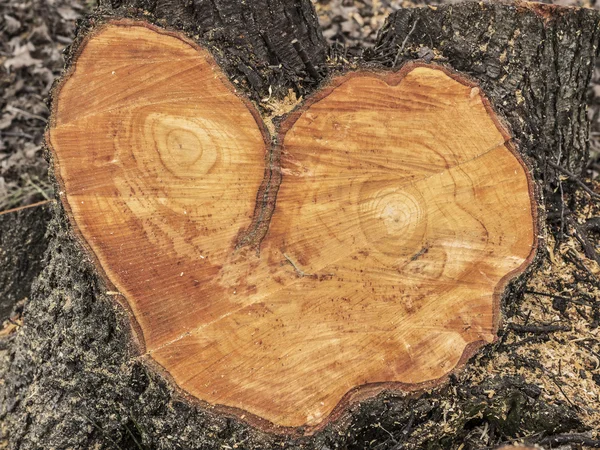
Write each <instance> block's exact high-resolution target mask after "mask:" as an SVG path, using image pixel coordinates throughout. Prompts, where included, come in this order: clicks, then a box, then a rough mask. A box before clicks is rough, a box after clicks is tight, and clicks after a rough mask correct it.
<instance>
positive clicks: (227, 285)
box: [48, 22, 536, 427]
mask: <svg viewBox="0 0 600 450" xmlns="http://www.w3.org/2000/svg"><path fill="white" fill-rule="evenodd" d="M48 142H49V145H50V147H51V148H52V150H53V152H54V158H55V164H56V172H57V175H58V178H59V179H60V182H61V184H62V188H63V192H62V193H61V195H62V198H63V201H64V203H65V205H66V206H67V208H68V210H69V211H70V214H71V216H72V220H73V223H74V225H75V227H76V229H77V230H78V231H79V232H80V234H81V237H82V238H83V240H84V241H85V243H86V245H87V246H88V247H89V249H90V250H91V251H92V252H93V255H95V257H96V258H97V261H98V264H99V266H100V267H101V270H102V271H103V272H104V273H105V275H106V278H107V281H108V282H109V283H110V284H112V285H113V286H114V290H115V292H119V293H120V294H119V295H116V298H117V299H118V300H120V301H121V302H123V303H124V304H126V305H128V307H130V308H131V312H132V320H133V318H135V319H134V320H135V321H136V329H137V331H138V333H139V337H140V340H141V341H143V342H144V345H145V355H146V357H147V358H148V359H149V360H153V361H156V362H157V363H158V364H160V365H161V366H162V367H163V368H164V369H165V372H166V373H167V374H168V375H170V376H171V377H172V379H173V381H174V382H175V383H176V384H177V385H178V386H179V387H181V388H182V389H183V390H185V391H186V392H188V393H189V394H191V395H192V396H194V397H196V398H198V399H200V400H202V401H205V402H208V403H209V404H214V405H222V406H225V407H227V408H228V409H229V410H231V409H233V410H235V411H239V415H241V416H242V417H244V418H246V420H253V419H256V420H259V419H264V420H266V421H268V422H270V423H271V424H274V425H276V426H279V427H296V426H302V425H308V426H309V427H317V426H319V425H322V424H324V423H326V420H325V419H326V418H327V417H333V416H335V415H336V414H339V413H340V412H341V411H342V410H343V407H344V406H345V405H346V404H347V403H348V402H349V401H351V400H353V399H356V398H360V397H361V396H364V395H372V394H373V393H374V392H377V391H378V390H381V389H383V388H386V387H396V388H404V389H416V388H420V387H423V386H425V385H427V384H431V383H432V382H434V381H435V380H438V379H441V378H443V377H445V376H446V375H447V374H448V373H449V372H450V371H452V370H453V369H454V368H455V367H456V366H457V365H459V364H460V362H461V361H464V360H465V358H467V357H468V356H469V355H470V354H472V353H473V351H474V350H475V349H476V348H478V347H479V346H481V345H482V344H484V343H488V342H492V341H493V340H494V339H495V334H496V329H497V326H498V321H499V299H500V296H501V295H502V293H503V291H504V288H505V287H506V284H507V283H508V281H509V280H510V279H511V278H512V277H514V276H516V275H518V274H519V273H521V272H522V271H523V270H524V269H525V267H526V265H527V263H528V262H529V261H530V259H531V257H532V255H533V252H534V248H535V245H536V231H535V230H536V217H535V203H534V200H533V196H532V187H531V181H530V179H529V175H528V171H527V169H526V167H525V166H524V164H523V163H522V161H521V160H520V158H519V157H518V156H517V154H516V153H515V152H514V151H513V149H512V147H511V144H510V138H509V135H508V134H507V132H506V131H505V130H504V129H503V128H502V127H501V126H500V124H499V122H498V120H497V119H496V118H495V116H494V113H493V112H492V110H491V108H490V107H489V105H488V104H487V102H486V101H485V100H484V98H483V97H482V95H481V93H480V92H479V89H478V88H477V87H475V86H473V85H472V84H470V83H468V82H466V81H465V80H463V79H461V78H459V77H458V76H455V75H453V74H450V73H449V72H447V71H446V70H444V69H441V68H439V67H436V66H418V65H411V66H405V68H404V69H403V70H402V71H400V72H394V73H388V74H377V73H369V72H357V73H353V74H349V75H346V76H344V77H340V78H337V79H335V80H333V81H332V82H331V83H330V84H329V86H327V87H326V88H325V89H323V90H322V91H320V93H318V94H317V95H316V96H314V97H312V98H311V99H309V100H308V101H307V102H306V103H305V105H303V106H302V107H301V108H300V109H299V110H298V111H296V112H295V113H293V114H292V115H291V116H290V117H288V118H287V119H286V120H285V121H284V122H283V124H282V126H281V128H280V131H279V135H278V137H277V139H276V140H275V141H274V142H279V144H277V145H272V144H271V140H270V139H269V138H268V136H267V132H266V131H265V128H264V126H263V125H262V122H261V120H260V119H259V115H258V113H257V112H255V110H254V108H253V107H252V106H251V105H250V104H249V103H247V102H245V101H243V100H242V99H241V98H240V97H239V96H238V95H236V94H235V92H234V88H233V87H232V86H231V85H230V84H229V83H228V82H227V80H225V79H224V78H223V76H222V75H220V72H219V71H218V69H217V68H216V67H215V65H214V63H213V61H212V59H211V57H210V55H209V54H208V53H207V52H206V51H205V50H203V49H201V48H199V47H198V46H196V45H194V44H192V43H191V42H188V41H187V40H186V39H184V38H182V37H181V36H176V35H173V34H169V33H166V32H163V31H160V30H158V29H156V28H153V27H151V26H148V25H143V24H139V23H137V24H136V23H132V22H114V23H112V24H109V25H105V26H103V27H101V28H99V29H98V30H97V31H96V32H95V33H94V34H93V35H91V36H90V37H89V38H88V40H87V42H85V43H84V45H83V46H82V48H81V51H80V53H79V55H78V57H77V61H76V64H75V66H74V69H72V71H71V73H70V74H68V76H66V77H65V81H64V82H63V84H62V85H61V86H60V87H59V89H58V91H57V94H56V98H55V104H54V109H53V119H52V123H51V126H50V130H49V134H48ZM265 166H266V169H265ZM336 405H339V406H338V407H337V409H336Z"/></svg>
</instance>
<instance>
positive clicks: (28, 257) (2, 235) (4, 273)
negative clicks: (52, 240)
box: [0, 204, 50, 323]
mask: <svg viewBox="0 0 600 450" xmlns="http://www.w3.org/2000/svg"><path fill="white" fill-rule="evenodd" d="M49 220H50V206H49V205H48V204H44V205H39V206H33V207H27V208H20V209H18V210H16V211H13V212H6V213H2V214H0V323H2V322H3V321H4V320H5V319H7V318H8V317H9V316H10V313H11V311H12V309H13V308H14V306H15V305H16V304H17V302H20V301H21V300H24V299H26V298H27V297H29V294H30V292H31V283H32V282H33V280H34V279H35V278H36V277H37V276H38V275H39V273H40V272H41V271H42V260H43V257H44V252H45V251H46V248H47V247H48V240H47V238H46V236H45V233H46V224H47V222H49Z"/></svg>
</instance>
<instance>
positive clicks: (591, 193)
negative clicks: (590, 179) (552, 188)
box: [547, 161, 600, 200]
mask: <svg viewBox="0 0 600 450" xmlns="http://www.w3.org/2000/svg"><path fill="white" fill-rule="evenodd" d="M547 163H548V165H549V166H550V167H552V168H553V169H556V170H558V171H559V172H562V173H563V174H564V175H566V176H568V177H569V178H570V179H571V180H573V181H574V182H575V183H577V184H578V185H579V186H581V188H582V189H583V190H584V191H585V192H587V193H588V194H589V196H590V197H592V198H595V199H597V200H600V194H597V193H596V192H594V191H592V190H591V189H590V187H589V186H588V185H587V184H585V183H584V182H583V181H581V180H580V179H579V177H578V176H577V175H575V174H574V173H572V172H570V171H568V170H567V169H565V168H564V167H562V166H559V165H558V164H555V163H553V162H552V161H547Z"/></svg>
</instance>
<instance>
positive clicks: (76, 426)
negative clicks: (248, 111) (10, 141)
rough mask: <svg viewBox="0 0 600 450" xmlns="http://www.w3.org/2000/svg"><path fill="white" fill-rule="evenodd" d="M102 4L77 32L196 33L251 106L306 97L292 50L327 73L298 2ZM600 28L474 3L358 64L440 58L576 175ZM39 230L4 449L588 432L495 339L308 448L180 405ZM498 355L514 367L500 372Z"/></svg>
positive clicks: (11, 346)
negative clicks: (281, 97)
mask: <svg viewBox="0 0 600 450" xmlns="http://www.w3.org/2000/svg"><path fill="white" fill-rule="evenodd" d="M101 5H102V8H103V9H101V10H100V11H99V12H98V13H97V14H96V15H95V16H93V17H91V18H89V19H88V20H87V21H86V22H85V23H82V24H81V32H82V33H84V32H85V31H86V30H87V29H88V28H89V27H92V26H93V25H94V24H95V23H97V22H98V21H101V20H104V19H105V16H106V14H117V15H121V16H123V15H124V16H128V17H140V18H149V19H150V20H153V21H154V22H156V23H159V24H160V23H163V24H167V25H168V26H170V27H173V28H180V29H183V30H186V31H187V32H188V34H190V35H191V36H195V35H199V36H200V37H201V39H200V40H201V41H202V42H204V43H205V44H206V45H208V46H209V48H211V49H212V50H213V52H214V53H215V55H216V57H217V60H218V62H219V63H220V64H222V66H223V67H224V69H225V70H226V71H227V73H228V74H229V75H230V76H231V77H232V78H234V79H236V78H237V79H238V80H240V83H242V85H243V87H244V88H245V89H246V91H247V92H248V93H249V95H250V96H251V97H253V98H254V99H255V100H256V99H260V98H261V96H263V95H264V94H265V92H267V91H268V86H269V85H272V86H273V88H274V90H275V93H276V94H277V93H285V92H287V89H288V88H294V89H296V90H298V91H299V92H300V93H302V94H303V95H304V94H306V93H310V92H311V91H314V89H315V87H316V85H317V83H316V80H314V79H313V76H314V74H313V76H311V74H310V70H309V69H308V68H307V67H306V63H305V62H303V61H302V58H301V57H300V56H299V54H298V53H299V52H298V51H297V49H294V45H293V44H292V41H293V39H294V38H297V39H298V40H299V42H300V44H301V45H302V48H303V49H304V51H305V52H306V56H307V58H308V60H309V61H311V62H312V63H313V64H314V65H315V66H316V68H317V70H318V71H319V74H320V75H323V74H324V73H325V70H326V67H325V66H324V64H325V50H326V49H325V46H324V43H323V40H322V37H321V35H320V32H319V30H318V28H317V25H316V19H315V16H314V11H313V10H312V7H311V6H310V3H309V1H308V0H278V1H276V0H270V1H264V2H262V1H261V2H251V1H247V2H245V3H244V2H238V1H226V0H214V1H201V0H194V1H184V0H181V1H171V2H169V1H166V0H123V1H119V0H101ZM137 8H141V9H145V10H147V11H149V12H150V15H149V16H147V15H144V14H143V13H142V12H141V10H138V9H137ZM548 11H549V12H548ZM417 18H418V19H419V21H418V22H417V24H416V25H415V20H416V19H417ZM162 19H165V20H164V21H162ZM598 23H599V16H598V15H597V14H596V13H595V12H592V11H585V10H570V9H557V10H545V9H543V8H542V7H538V9H536V10H531V9H528V8H524V7H515V6H510V5H495V6H490V5H482V4H479V3H477V4H475V3H472V4H459V5H454V6H451V7H438V8H437V9H429V8H424V9H415V10H412V9H403V10H400V11H398V12H397V13H395V14H393V15H392V17H391V18H390V20H389V22H388V24H387V25H386V26H385V28H384V30H383V33H382V34H381V37H380V40H379V43H378V47H377V48H376V49H374V50H373V51H372V52H371V53H370V54H368V55H367V57H366V62H367V63H371V64H375V63H376V64H378V65H384V66H392V65H394V64H395V65H399V64H401V63H402V62H403V61H405V60H406V59H416V58H423V59H426V60H428V59H430V57H435V58H436V59H435V60H436V61H439V62H443V63H445V64H447V65H449V66H451V67H452V68H453V69H455V70H458V71H461V72H464V73H465V74H467V75H469V76H470V77H472V78H474V79H476V80H477V81H478V82H479V83H480V84H481V86H482V88H483V90H484V92H485V93H486V94H487V96H488V97H489V98H490V100H491V102H492V104H493V106H494V107H495V108H496V110H497V111H499V112H500V114H501V115H502V116H504V117H505V119H506V120H507V122H508V123H509V124H510V126H511V128H512V131H513V133H514V135H515V137H516V138H517V140H518V147H519V148H520V149H521V150H522V151H523V152H524V153H526V154H527V155H530V156H532V157H537V156H536V155H542V157H541V161H542V162H543V160H544V158H548V159H550V160H551V161H553V162H555V163H560V164H562V165H564V167H567V168H568V169H569V170H570V171H572V172H579V171H581V168H582V166H583V164H584V163H585V159H586V155H587V130H588V124H587V120H586V117H585V108H584V106H583V105H584V94H585V90H586V88H587V83H588V80H589V76H590V73H591V70H592V67H593V61H594V57H595V53H596V47H597V43H598V39H599V33H598ZM517 30H519V33H517ZM265 37H266V38H265ZM484 47H485V48H484ZM503 55H505V56H503ZM504 58H506V59H504ZM279 63H281V64H282V67H281V68H279V67H278V64H279ZM273 66H275V67H273ZM521 97H522V101H521ZM559 156H560V157H559ZM540 167H541V168H542V169H543V164H542V165H541V166H540ZM540 173H541V174H543V170H542V171H541V172H540ZM58 191H59V190H58V189H57V192H58ZM49 233H50V237H51V239H50V245H49V248H48V251H47V254H46V255H47V261H48V262H47V264H46V266H45V267H44V269H43V271H42V273H41V275H40V276H39V278H38V280H37V281H36V283H35V284H34V289H33V293H32V295H31V300H30V301H29V302H28V303H27V305H26V307H25V311H24V325H23V327H21V328H20V329H19V330H18V331H17V332H14V333H12V334H10V335H8V336H7V337H4V338H0V378H1V379H2V380H3V383H0V423H2V426H1V427H0V444H1V443H2V439H6V440H7V443H8V447H9V448H14V449H17V448H18V449H38V448H73V449H89V448H106V449H114V448H121V449H136V448H143V449H199V448H206V449H219V448H238V449H242V448H256V449H259V448H260V449H266V448H316V449H335V448H351V449H363V448H378V449H388V448H396V449H399V448H426V447H427V448H456V447H458V446H459V445H460V444H462V443H464V442H466V443H467V447H466V448H477V447H478V446H479V447H481V446H483V445H484V441H481V440H480V441H477V440H476V438H474V437H473V436H475V435H477V436H479V435H481V432H479V431H477V432H475V431H474V430H478V427H479V426H482V424H486V426H488V425H489V427H491V429H492V430H493V431H491V432H490V433H491V434H492V435H493V439H492V441H490V442H492V443H499V442H508V441H510V440H511V439H516V438H517V437H519V436H530V437H531V436H533V438H530V442H540V441H541V440H542V439H544V438H546V437H548V436H553V435H557V434H561V435H564V434H566V433H582V432H585V431H587V428H586V425H585V423H584V420H583V419H582V418H581V417H580V415H579V410H578V407H575V406H573V405H571V404H569V403H568V402H564V401H563V402H561V401H552V400H548V395H547V394H548V392H546V391H544V390H543V389H542V388H540V387H539V386H537V384H533V383H531V382H530V383H528V382H526V381H524V378H523V377H521V376H516V375H514V373H516V372H519V373H521V372H523V373H525V374H529V375H531V374H534V373H535V370H538V369H539V363H537V365H536V361H535V360H528V359H526V358H525V357H523V356H521V355H519V354H517V353H516V351H515V346H514V345H513V346H511V345H512V344H511V345H505V344H504V343H503V341H502V340H501V341H500V342H499V343H498V344H496V345H494V346H489V347H487V348H485V349H484V350H483V352H482V353H481V354H480V355H479V356H477V357H476V358H474V361H471V363H470V364H469V365H468V366H467V368H465V370H464V371H462V372H461V373H460V374H459V375H458V376H457V377H452V378H451V379H450V381H449V383H447V384H446V385H444V386H441V387H440V388H438V389H436V390H433V391H432V392H428V393H425V394H423V395H413V396H404V395H402V394H400V393H393V392H386V393H383V394H381V395H379V396H377V397H376V398H373V399H371V400H368V401H365V402H363V403H361V404H360V405H357V406H354V407H352V409H351V411H350V414H349V415H347V416H346V417H345V418H343V419H342V420H340V421H338V422H337V423H334V424H331V425H329V426H328V427H327V428H325V429H324V430H322V431H320V432H318V433H317V434H315V435H314V436H308V437H289V436H277V435H271V434H267V433H264V432H262V431H260V430H258V429H255V428H253V427H251V426H249V425H247V424H246V423H244V422H242V421H240V420H238V419H235V418H229V417H226V416H223V415H221V414H219V413H217V412H215V411H211V410H210V409H204V408H201V407H198V406H195V405H194V404H192V403H190V402H188V401H186V400H185V399H184V398H182V397H181V396H180V395H179V394H177V393H176V392H175V389H174V388H173V386H171V385H170V384H169V383H168V382H166V381H165V380H164V379H163V378H162V377H161V375H159V374H158V373H156V372H155V371H153V370H152V369H151V368H149V367H147V366H145V365H144V364H143V363H142V362H141V361H140V360H139V358H138V356H139V355H137V354H136V351H135V349H134V347H133V346H132V345H131V335H130V328H129V323H128V318H127V316H126V315H125V313H124V311H123V310H122V308H121V307H120V306H118V305H117V303H116V302H115V301H114V300H113V298H111V296H110V295H108V294H107V292H106V291H107V289H106V288H105V287H104V286H103V284H102V282H101V281H100V278H99V277H98V275H97V272H96V269H95V267H94V265H93V262H92V261H91V260H90V258H89V257H88V256H87V255H86V254H85V252H84V251H83V250H82V247H81V246H80V244H79V243H78V241H77V240H76V239H75V238H74V237H73V231H72V229H71V227H70V224H69V222H68V220H67V218H66V214H65V211H64V210H63V209H62V207H61V204H60V202H59V203H58V204H57V205H56V206H55V212H54V219H53V220H52V222H51V225H50V228H49ZM532 270H534V269H532ZM523 283H524V280H521V282H520V283H519V284H515V285H514V286H513V288H512V290H511V291H510V292H509V294H508V295H507V296H506V298H505V299H504V302H505V303H504V305H503V308H504V311H505V315H509V314H516V313H518V312H519V305H520V301H521V298H522V294H521V291H522V287H523ZM530 325H531V324H530ZM514 328H519V327H518V326H516V327H514ZM522 330H525V331H527V330H526V329H525V328H522ZM510 332H511V331H510V330H508V329H506V330H505V331H504V333H506V334H508V333H510ZM527 332H528V333H529V331H527ZM531 334H533V337H535V338H536V339H537V338H539V339H543V338H547V336H544V335H542V336H540V333H535V332H534V333H531ZM541 334H543V333H541ZM500 357H503V358H505V359H506V358H509V361H510V362H509V363H508V366H506V365H501V364H500V363H499V362H498V361H499V358H500ZM349 363H351V362H349ZM502 364H504V363H502ZM490 366H491V367H493V368H496V367H503V369H502V370H504V368H506V367H509V368H510V370H511V373H510V375H503V374H502V373H499V370H494V371H492V372H489V373H488V372H486V371H487V367H490ZM513 369H514V370H513ZM482 371H483V372H485V373H486V376H485V377H484V378H483V379H482V378H481V376H479V375H478V374H479V373H481V372H482ZM492 391H493V392H494V395H493V396H490V392H492ZM542 394H543V395H542ZM444 424H446V425H444ZM549 439H550V438H549ZM550 440H551V439H550ZM550 440H548V442H550ZM0 446H1V445H0Z"/></svg>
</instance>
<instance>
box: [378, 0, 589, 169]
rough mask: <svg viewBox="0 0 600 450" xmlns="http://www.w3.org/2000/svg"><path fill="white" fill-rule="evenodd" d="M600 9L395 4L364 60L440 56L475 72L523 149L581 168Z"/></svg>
mask: <svg viewBox="0 0 600 450" xmlns="http://www.w3.org/2000/svg"><path fill="white" fill-rule="evenodd" d="M598 17H599V16H598V12H597V11H595V10H589V9H569V8H557V7H555V6H552V5H543V4H535V3H523V4H522V5H503V4H484V3H469V4H461V5H458V6H455V5H446V6H439V7H435V8H430V7H425V8H415V9H401V10H399V11H397V12H395V13H394V14H392V15H391V16H390V18H389V19H388V21H387V23H386V24H385V25H384V27H383V29H382V31H381V33H380V35H379V38H378V42H377V44H376V46H375V49H374V50H373V51H372V52H370V54H369V55H368V56H367V57H366V59H367V60H369V61H372V62H375V63H378V64H383V65H385V66H388V67H394V66H397V65H400V64H402V63H403V62H404V61H406V60H407V59H425V60H432V61H438V62H440V63H446V64H449V65H450V66H452V67H453V68H455V69H456V70H458V71H460V72H463V73H465V74H468V75H470V76H471V77H473V78H474V79H476V80H477V81H478V82H479V83H480V84H481V86H482V87H483V90H484V91H485V92H486V93H487V94H488V95H489V96H490V97H492V98H493V99H494V106H495V107H496V108H497V109H498V110H499V111H500V112H501V113H502V114H503V115H504V117H505V118H506V120H507V121H508V122H509V123H510V126H511V129H512V132H513V134H514V136H515V138H517V140H518V141H519V147H520V149H521V151H522V152H524V153H525V154H526V155H529V156H533V157H536V158H539V159H540V160H541V162H542V167H543V166H544V164H545V162H546V159H548V160H549V161H551V162H553V163H555V164H560V165H562V166H563V167H565V168H567V169H568V170H570V171H571V172H574V173H577V174H578V173H581V171H582V170H583V168H584V167H585V165H586V164H587V160H588V156H589V155H588V133H589V121H588V118H587V104H586V102H585V95H586V89H587V86H588V85H589V82H590V79H591V76H592V73H593V70H594V58H595V55H596V53H597V47H598V39H599V32H600V27H599V26H598V20H599V19H598Z"/></svg>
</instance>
